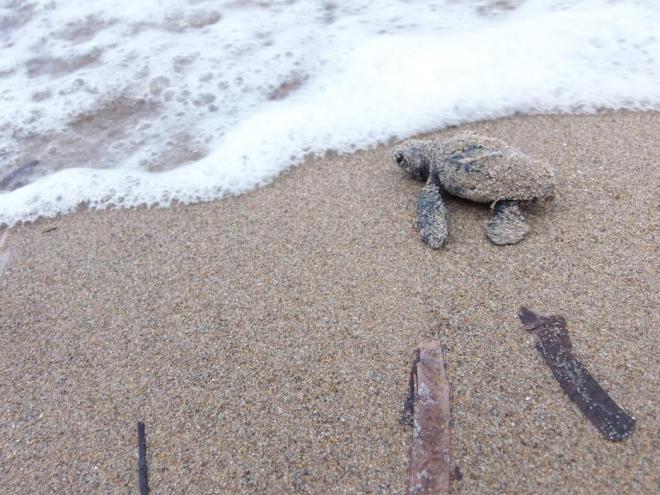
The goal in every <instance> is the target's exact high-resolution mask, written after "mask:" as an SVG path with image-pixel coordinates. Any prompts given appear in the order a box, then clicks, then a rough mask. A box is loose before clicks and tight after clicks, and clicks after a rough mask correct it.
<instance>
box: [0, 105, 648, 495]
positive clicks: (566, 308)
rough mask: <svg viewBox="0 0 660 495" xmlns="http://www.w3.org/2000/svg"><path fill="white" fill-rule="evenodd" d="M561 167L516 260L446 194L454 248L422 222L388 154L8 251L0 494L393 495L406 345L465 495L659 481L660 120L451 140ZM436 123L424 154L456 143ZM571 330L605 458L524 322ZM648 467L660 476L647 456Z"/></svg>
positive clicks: (543, 122)
mask: <svg viewBox="0 0 660 495" xmlns="http://www.w3.org/2000/svg"><path fill="white" fill-rule="evenodd" d="M463 128H465V129H472V130H475V131H478V132H481V133H484V134H487V135H491V136H495V137H499V138H502V139H504V140H506V141H507V142H509V143H510V144H512V145H514V146H516V147H518V148H520V149H522V150H523V151H525V152H527V153H529V154H530V155H533V156H535V157H538V158H542V159H545V160H548V161H550V162H551V163H552V164H554V165H555V167H556V169H557V196H556V198H555V199H554V201H553V202H550V203H548V204H545V205H542V206H536V207H533V208H532V209H530V210H527V211H526V213H527V217H528V220H529V223H530V232H529V234H528V236H527V238H526V239H525V240H524V241H523V242H522V243H521V244H519V245H516V246H507V247H500V246H495V245H493V244H491V243H490V242H489V241H488V240H487V238H486V236H485V234H484V230H483V226H484V224H485V222H486V221H487V219H488V217H489V210H488V207H487V206H483V205H477V204H473V203H469V202H466V201H462V200H454V199H450V200H449V201H448V208H449V211H450V215H451V216H450V239H449V242H448V245H447V246H446V247H445V248H444V249H442V250H438V251H434V250H431V249H429V248H427V246H425V245H424V244H423V243H422V242H421V241H420V239H419V235H418V232H417V231H416V229H415V225H414V224H415V200H416V196H417V194H418V193H419V191H420V189H421V187H422V184H420V183H419V182H415V181H412V180H409V179H407V178H405V177H404V176H403V174H402V173H401V171H400V170H398V169H397V168H396V167H395V166H394V165H393V164H392V163H391V160H390V157H389V152H390V149H391V147H390V146H379V147H376V148H374V149H371V150H368V151H361V152H357V153H355V154H352V155H349V156H346V155H344V156H337V155H334V154H328V155H327V156H325V157H323V158H314V159H310V160H309V161H308V163H307V164H305V166H301V167H297V168H295V169H293V170H290V171H289V172H287V173H285V174H283V175H282V176H280V177H279V178H278V179H277V180H276V181H275V182H274V183H273V184H271V185H268V186H266V187H263V188H261V189H258V190H256V191H253V192H251V193H247V194H244V195H241V196H238V197H232V198H227V199H224V200H220V201H216V202H212V203H206V204H198V205H190V206H185V205H179V206H175V207H173V208H170V209H147V208H139V209H133V210H113V211H101V212H98V211H80V212H78V213H75V214H71V215H68V216H64V217H61V218H57V219H51V220H41V221H38V222H36V223H33V224H28V225H23V226H17V227H14V228H12V229H11V230H10V231H9V233H8V235H7V238H6V242H5V244H4V246H3V247H0V250H2V252H4V254H5V260H6V266H5V267H4V270H3V271H0V308H1V310H0V479H1V480H2V482H1V483H0V492H1V493H7V494H13V493H34V494H38V493H43V494H46V493H138V478H137V465H138V458H137V456H138V448H137V438H136V432H135V428H136V422H137V421H144V422H145V424H146V429H147V445H148V451H147V453H148V465H149V481H150V485H151V488H152V493H159V494H161V493H162V494H165V493H172V494H178V493H260V494H267V493H310V494H311V493H315V494H320V493H337V494H339V493H346V494H349V493H403V492H404V491H405V487H406V480H407V473H406V469H407V459H408V446H409V442H410V436H411V431H410V429H409V428H408V427H405V426H402V425H401V424H400V423H399V418H400V416H401V412H402V407H403V401H404V399H405V396H406V387H407V383H408V370H409V364H410V360H411V356H412V352H413V349H414V348H415V347H416V346H417V344H418V342H419V340H420V338H422V337H426V336H435V337H437V338H439V339H440V340H441V342H442V344H443V346H444V349H445V361H446V364H447V376H448V378H449V380H450V382H451V413H452V429H451V434H452V449H453V461H454V462H455V463H456V465H458V466H459V467H460V470H461V472H462V474H463V479H462V480H460V481H458V480H453V481H452V485H451V490H452V492H453V493H464V494H496V493H497V494H499V493H516V494H518V493H520V494H532V493H536V494H556V493H585V494H586V493H599V494H633V493H638V494H643V493H653V492H654V491H655V490H656V489H657V487H658V481H659V480H658V472H657V456H658V424H659V423H658V421H659V420H660V407H659V403H658V383H660V371H659V368H658V365H657V356H658V355H660V345H659V339H658V328H659V325H658V323H659V319H658V312H657V308H658V307H659V302H660V301H659V298H658V293H659V291H658V271H659V270H658V268H659V265H658V243H657V234H658V208H659V203H658V198H659V197H660V196H659V195H658V185H659V184H660V167H659V164H660V147H659V146H660V144H659V142H658V136H660V114H658V113H633V112H612V113H601V114H597V115H590V116H556V115H551V116H522V117H515V118H508V119H501V120H497V121H488V122H481V123H476V124H470V125H467V126H463V127H461V129H463ZM458 130H459V129H457V128H454V129H446V130H444V131H442V132H440V133H438V134H436V135H435V136H437V137H442V136H449V135H452V134H453V133H455V132H457V131H458ZM521 305H526V306H528V307H530V308H532V309H533V310H534V311H537V312H538V313H541V314H561V315H564V316H565V317H566V319H567V320H568V324H569V329H570V331H571V338H572V341H573V346H574V352H575V354H576V355H577V357H578V358H579V359H580V360H581V361H582V362H583V363H584V365H585V366H586V367H587V368H588V369H589V370H590V372H591V373H592V374H593V375H594V376H595V377H596V378H597V379H598V380H599V382H600V383H601V385H603V387H604V388H605V389H606V390H607V391H608V392H609V393H610V395H611V396H612V398H613V399H614V400H615V401H616V402H617V403H618V404H619V405H620V406H621V407H623V408H624V409H625V410H626V411H628V412H629V413H630V414H632V415H633V416H635V417H636V419H637V425H636V430H635V432H634V433H633V435H632V437H631V438H628V439H627V440H625V441H622V442H616V443H615V442H609V441H607V440H605V439H603V437H602V436H601V435H600V434H599V432H598V431H597V430H596V429H595V428H594V427H593V426H592V425H591V423H589V422H588V421H587V420H586V419H585V418H584V416H583V415H582V414H581V413H580V412H579V410H578V409H577V407H576V406H575V405H574V404H573V403H571V402H570V401H569V400H568V399H567V397H566V396H565V395H564V393H563V392H562V390H561V389H560V387H559V385H558V383H557V382H556V381H555V379H554V378H553V376H552V373H551V371H550V370H549V369H548V368H547V367H546V365H545V364H544V362H543V359H542V358H541V356H540V355H539V353H538V352H537V351H536V349H535V347H534V340H533V337H532V336H531V335H529V334H527V333H526V332H525V331H524V330H523V329H522V326H521V324H520V322H519V321H518V319H517V317H516V311H517V309H518V308H519V306H521ZM653 459H656V461H655V465H656V467H655V468H654V467H653V466H654V460H653Z"/></svg>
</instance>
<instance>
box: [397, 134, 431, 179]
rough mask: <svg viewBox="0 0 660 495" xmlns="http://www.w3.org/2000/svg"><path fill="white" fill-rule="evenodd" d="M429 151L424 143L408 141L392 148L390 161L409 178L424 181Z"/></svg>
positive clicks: (427, 167)
mask: <svg viewBox="0 0 660 495" xmlns="http://www.w3.org/2000/svg"><path fill="white" fill-rule="evenodd" d="M429 151H430V150H429V145H428V143H427V142H426V141H422V140H421V139H410V140H408V141H406V142H405V143H402V144H400V145H399V146H397V147H396V148H394V151H393V152H392V159H393V160H394V163H396V164H397V165H398V166H399V167H401V168H402V169H403V170H404V171H405V172H406V173H407V174H408V175H410V176H411V177H413V178H415V179H422V180H426V179H427V178H428V176H429V167H430V162H431V160H430V158H431V156H430V153H429Z"/></svg>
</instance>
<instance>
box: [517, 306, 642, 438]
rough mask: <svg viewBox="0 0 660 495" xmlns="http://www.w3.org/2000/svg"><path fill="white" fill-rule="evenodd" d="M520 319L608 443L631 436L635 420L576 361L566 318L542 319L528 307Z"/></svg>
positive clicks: (564, 388)
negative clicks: (535, 337)
mask: <svg viewBox="0 0 660 495" xmlns="http://www.w3.org/2000/svg"><path fill="white" fill-rule="evenodd" d="M518 317H519V318H520V321H521V322H522V324H523V325H524V327H525V329H526V330H528V331H533V332H535V333H536V336H537V341H536V348H537V349H538V351H539V352H540V353H541V355H542V356H543V359H544V360H545V362H546V364H547V365H548V366H549V367H550V369H551V370H552V374H553V375H554V376H555V378H556V379H557V381H558V382H559V385H561V388H562V389H563V390H564V392H566V394H567V395H568V397H569V398H570V399H571V400H572V401H573V402H575V403H576V404H577V406H578V407H579V408H580V410H581V411H582V412H583V413H584V415H585V416H586V417H587V418H589V420H590V421H591V422H592V423H593V425H594V426H595V427H596V428H598V430H599V431H600V432H601V433H602V434H603V435H604V436H605V438H607V439H608V440H612V441H619V440H623V439H624V438H626V437H628V436H629V435H630V434H631V433H632V431H633V429H634V427H635V418H633V417H632V416H630V415H629V414H628V413H626V412H625V411H624V410H623V409H621V408H620V407H619V406H618V405H617V403H616V402H614V401H613V400H612V399H611V398H610V396H609V395H608V394H607V392H606V391H605V390H603V388H602V387H601V386H600V385H599V383H598V382H597V381H596V379H595V378H594V377H592V376H591V374H590V373H589V372H588V371H587V369H586V368H585V367H584V366H583V365H582V363H580V361H578V360H577V359H575V357H574V356H573V346H572V344H571V339H570V337H569V335H568V327H567V324H566V320H565V319H564V317H563V316H539V315H536V314H535V313H534V312H532V311H530V310H529V309H527V308H525V307H521V308H520V310H519V311H518Z"/></svg>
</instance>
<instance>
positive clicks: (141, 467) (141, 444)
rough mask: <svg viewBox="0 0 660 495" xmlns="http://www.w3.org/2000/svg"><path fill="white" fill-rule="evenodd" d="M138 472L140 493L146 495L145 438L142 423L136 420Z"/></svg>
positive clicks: (147, 487) (147, 489) (147, 485)
mask: <svg viewBox="0 0 660 495" xmlns="http://www.w3.org/2000/svg"><path fill="white" fill-rule="evenodd" d="M137 431H138V456H139V461H138V473H139V475H140V495H148V493H149V481H148V478H147V440H146V435H145V431H144V423H143V422H142V421H138V424H137Z"/></svg>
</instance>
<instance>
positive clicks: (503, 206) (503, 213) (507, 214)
mask: <svg viewBox="0 0 660 495" xmlns="http://www.w3.org/2000/svg"><path fill="white" fill-rule="evenodd" d="M527 231H529V226H528V225H527V222H525V216H524V215H523V212H522V210H521V209H520V205H519V204H518V203H517V202H516V201H509V200H504V201H498V202H496V203H495V205H494V206H493V214H492V215H491V217H490V220H488V223H487V224H486V235H487V236H488V238H489V239H490V240H491V241H492V242H493V243H494V244H497V245H499V246H501V245H505V244H517V243H519V242H520V241H522V239H523V237H525V234H527Z"/></svg>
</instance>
